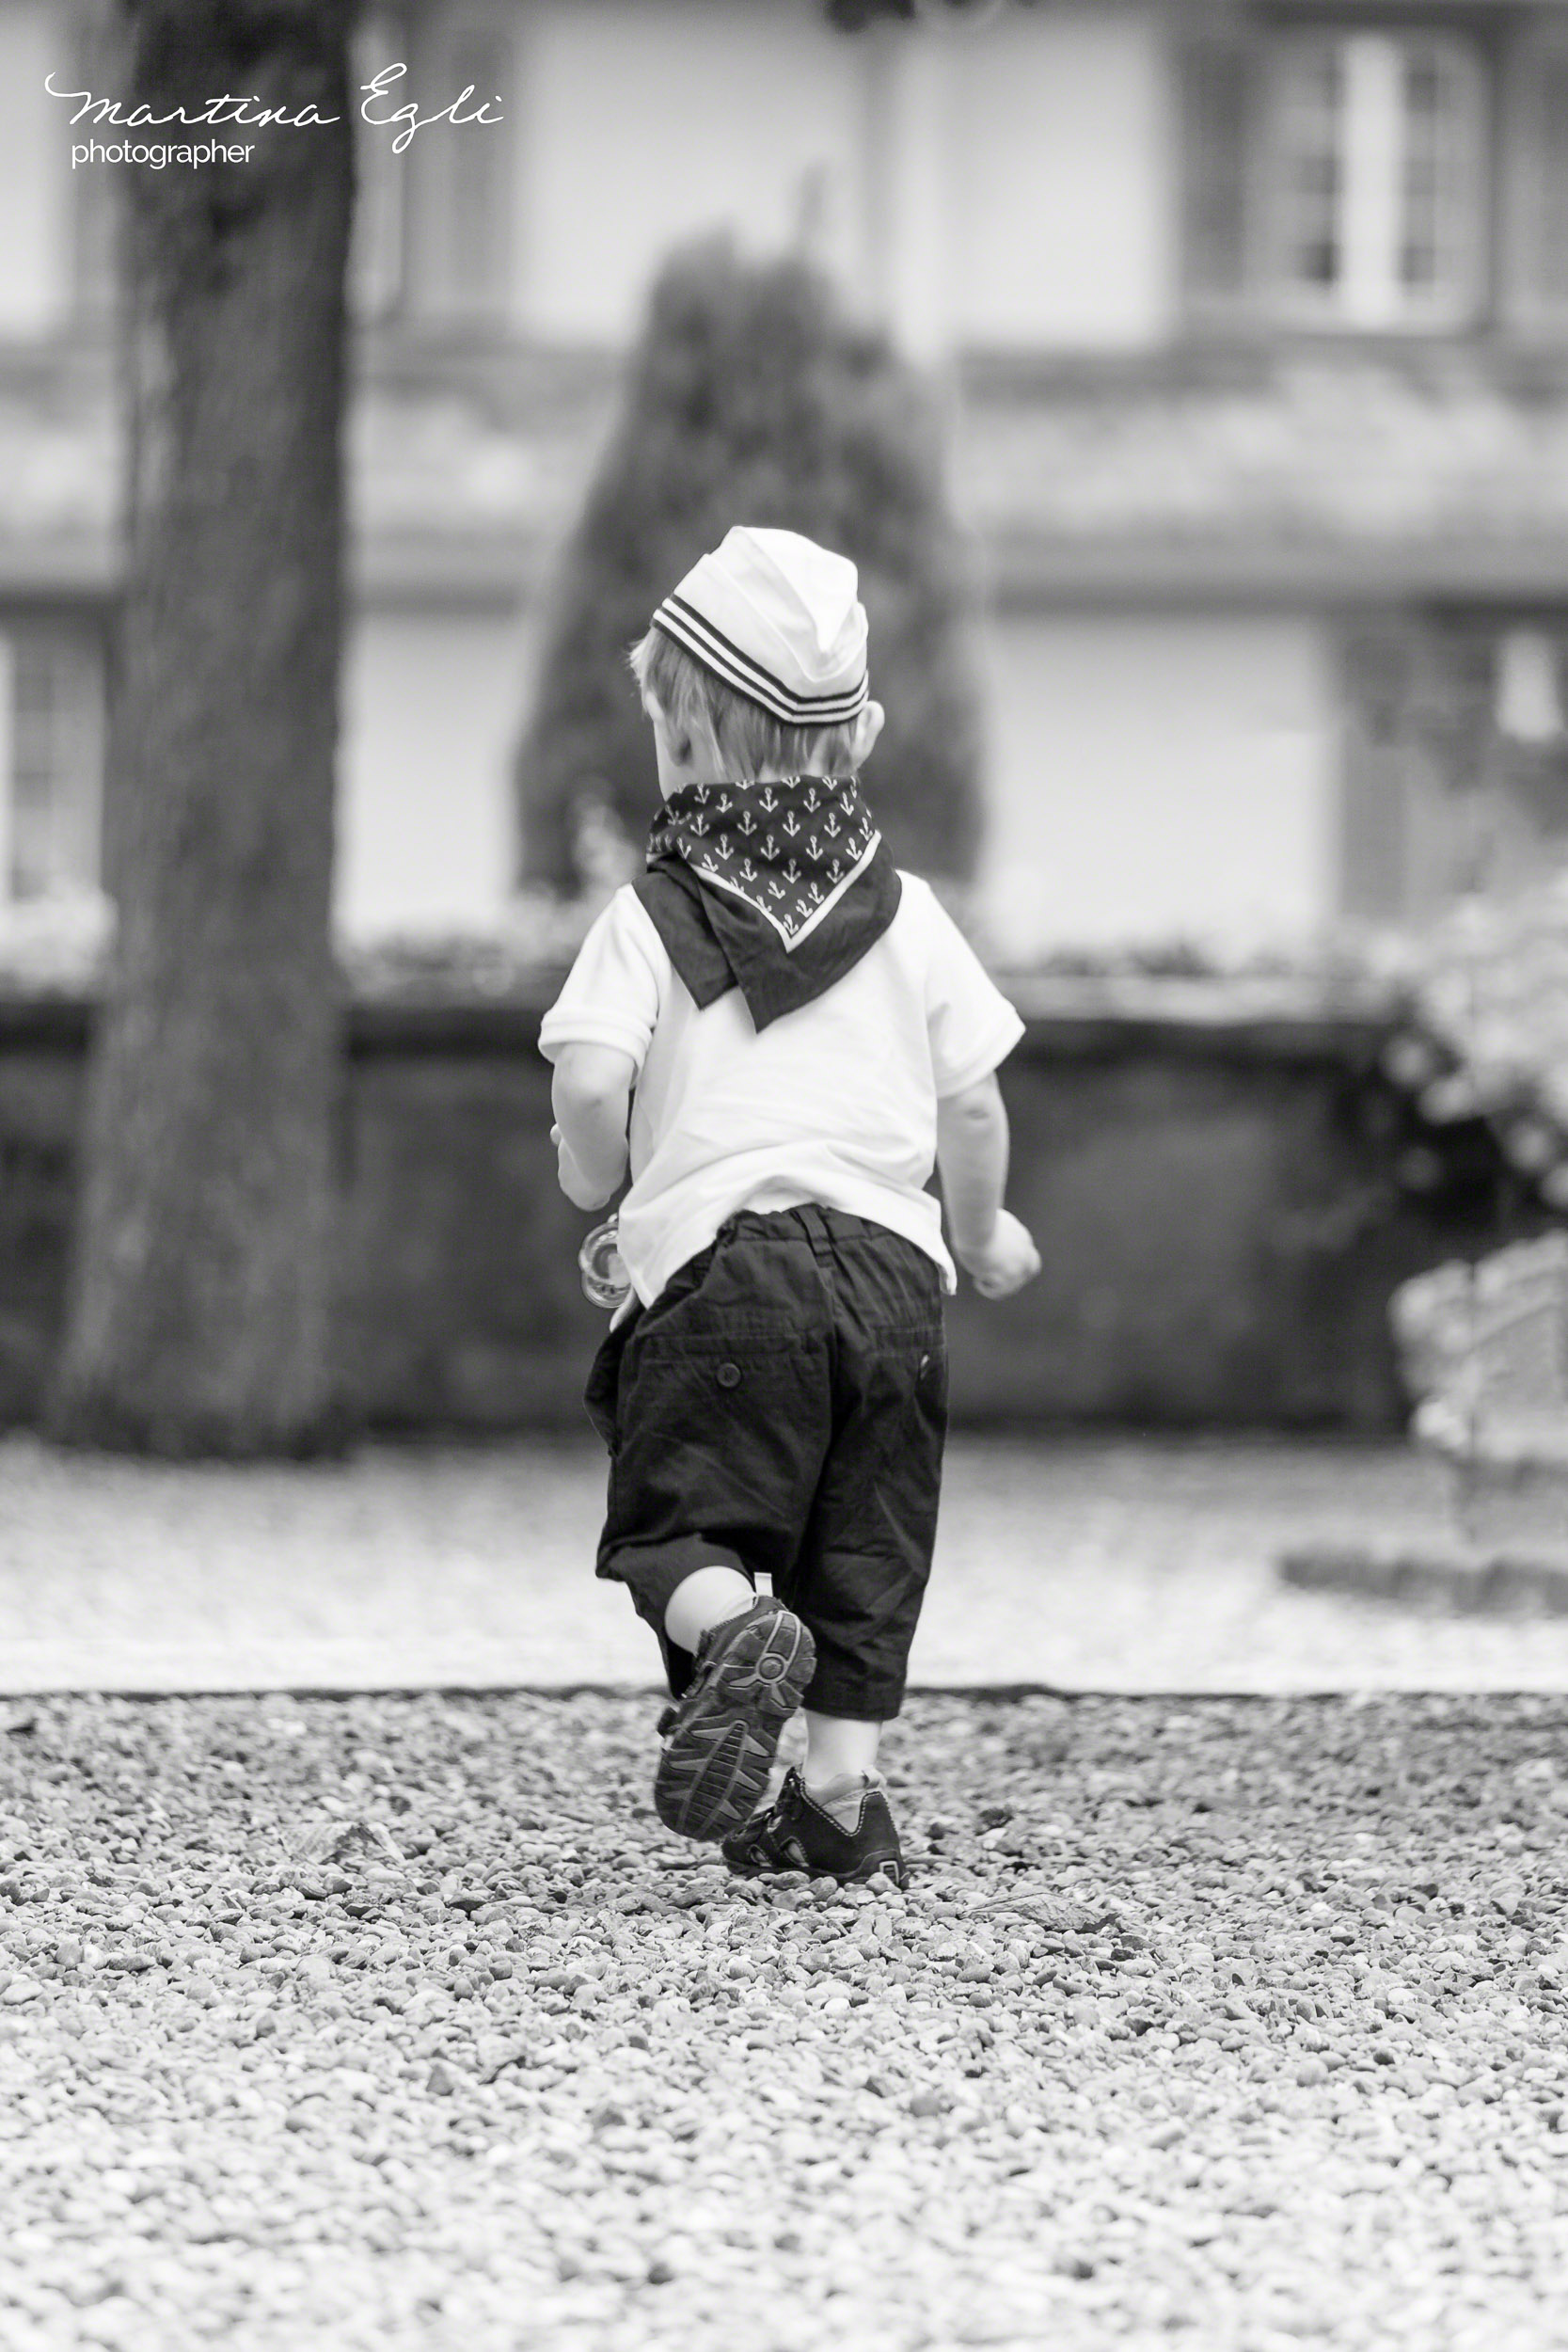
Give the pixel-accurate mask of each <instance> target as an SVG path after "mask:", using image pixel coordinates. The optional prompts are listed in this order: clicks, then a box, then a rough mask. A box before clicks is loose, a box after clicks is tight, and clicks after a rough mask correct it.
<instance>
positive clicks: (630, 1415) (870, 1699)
mask: <svg viewBox="0 0 1568 2352" xmlns="http://www.w3.org/2000/svg"><path fill="white" fill-rule="evenodd" d="M586 1402H587V1405H588V1411H589V1416H590V1418H591V1420H592V1421H593V1422H594V1427H595V1428H596V1429H597V1430H598V1432H599V1434H600V1436H601V1437H602V1438H604V1440H605V1443H606V1444H607V1445H608V1446H609V1448H610V1497H609V1503H608V1506H607V1512H606V1518H605V1528H604V1534H603V1535H602V1536H601V1538H600V1540H599V1556H598V1564H597V1573H598V1574H599V1575H600V1576H602V1577H609V1578H611V1579H613V1580H614V1581H617V1582H619V1583H623V1584H626V1586H627V1587H628V1588H629V1589H630V1592H631V1595H632V1598H633V1601H634V1602H635V1604H636V1607H637V1610H638V1613H639V1614H640V1615H641V1616H643V1617H645V1618H646V1619H647V1621H648V1623H649V1624H650V1625H651V1626H652V1627H653V1628H654V1630H655V1631H656V1633H657V1635H658V1638H659V1644H660V1647H661V1649H662V1650H663V1653H664V1662H665V1671H666V1674H667V1676H668V1677H669V1682H670V1688H671V1690H672V1691H673V1692H675V1693H676V1694H677V1695H678V1694H679V1692H681V1691H682V1690H683V1689H684V1688H685V1685H686V1683H687V1681H688V1679H689V1677H690V1673H691V1660H690V1656H689V1653H688V1652H687V1651H685V1650H682V1649H677V1648H676V1647H675V1645H673V1644H672V1643H671V1642H670V1641H669V1640H668V1639H667V1637H666V1635H665V1632H664V1612H665V1609H666V1607H667V1606H668V1604H669V1600H670V1597H671V1595H672V1593H673V1591H674V1590H675V1587H676V1586H677V1585H678V1584H679V1583H681V1582H682V1581H683V1580H684V1579H685V1578H686V1577H688V1576H689V1575H690V1574H691V1572H692V1570H693V1569H694V1568H699V1567H706V1566H710V1565H715V1564H716V1563H721V1564H723V1565H730V1566H734V1567H737V1568H739V1569H740V1571H741V1573H742V1574H743V1575H746V1576H748V1577H750V1578H751V1579H752V1581H753V1582H754V1581H755V1580H756V1577H757V1576H758V1575H759V1574H762V1575H766V1576H767V1577H768V1578H769V1579H770V1581H771V1583H772V1587H773V1591H774V1593H775V1594H776V1595H777V1597H778V1598H779V1599H781V1600H783V1601H784V1602H785V1603H786V1604H787V1606H788V1607H790V1608H791V1609H793V1610H795V1611H796V1612H797V1613H798V1614H799V1615H800V1617H801V1618H803V1620H804V1621H805V1623H806V1624H807V1625H808V1626H809V1627H810V1629H811V1631H812V1633H813V1635H814V1637H815V1639H816V1673H815V1675H814V1677H813V1678H812V1681H811V1683H810V1685H809V1687H808V1689H807V1691H806V1694H805V1703H806V1705H807V1706H808V1707H810V1708H815V1709H816V1710H817V1711H818V1712H819V1713H821V1714H825V1715H841V1716H845V1717H848V1718H851V1719H853V1720H856V1721H860V1722H865V1723H881V1722H885V1721H886V1720H887V1718H888V1717H889V1716H892V1715H895V1714H896V1713H897V1712H898V1708H899V1706H900V1704H901V1703H902V1700H903V1695H904V1682H905V1676H906V1672H907V1669H908V1663H909V1654H910V1644H911V1640H912V1639H913V1635H914V1629H915V1623H916V1620H917V1618H918V1617H919V1614H920V1604H921V1600H922V1597H923V1596H924V1594H925V1590H926V1583H927V1578H928V1576H929V1574H930V1567H931V1548H932V1545H933V1543H934V1541H935V1538H936V1525H937V1499H938V1494H939V1491H940V1488H941V1482H942V1441H943V1438H944V1437H945V1435H946V1428H947V1351H946V1342H945V1339H944V1336H943V1331H942V1275H941V1272H940V1270H939V1268H938V1267H937V1265H936V1264H935V1263H934V1262H933V1260H932V1259H930V1258H929V1257H927V1254H926V1252H925V1251H924V1250H923V1249H919V1248H916V1247H915V1245H914V1243H913V1242H909V1241H905V1240H904V1239H903V1238H902V1236H901V1235H899V1234H896V1233H892V1232H888V1231H887V1229H886V1227H884V1226H880V1225H873V1224H869V1223H867V1222H866V1220H865V1219H864V1218H863V1217H856V1216H844V1215H843V1214H841V1213H840V1212H839V1211H838V1210H836V1209H818V1208H801V1209H782V1210H779V1211H776V1212H774V1213H771V1214H769V1215H766V1216H764V1215H759V1214H757V1213H756V1212H754V1211H751V1210H746V1211H742V1213H741V1214H740V1215H739V1216H734V1217H731V1218H729V1219H728V1221H727V1222H726V1223H725V1224H724V1225H723V1226H721V1229H720V1232H719V1235H718V1238H717V1240H715V1241H714V1242H713V1244H712V1245H711V1247H710V1248H706V1249H705V1250H703V1251H702V1252H701V1254H700V1255H699V1256H697V1257H695V1258H693V1259H692V1260H691V1261H690V1263H689V1264H687V1265H684V1266H682V1268H681V1269H680V1272H679V1273H678V1274H677V1275H675V1277H674V1278H673V1280H672V1281H671V1282H670V1284H669V1285H668V1287H667V1288H666V1289H665V1290H664V1291H663V1292H662V1293H661V1294H660V1295H659V1296H658V1297H657V1299H656V1300H655V1301H654V1304H653V1305H652V1306H651V1307H649V1308H646V1309H643V1310H640V1311H634V1312H633V1314H632V1315H631V1316H630V1317H628V1319H627V1320H626V1323H625V1324H623V1325H622V1327H621V1328H620V1329H619V1330H618V1331H612V1332H610V1334H609V1336H608V1337H607V1338H606V1340H605V1342H604V1344H603V1346H602V1347H601V1348H600V1349H599V1352H598V1355H597V1357H596V1358H595V1359H594V1369H593V1372H592V1374H591V1375H590V1376H589V1382H588V1391H587V1398H586Z"/></svg>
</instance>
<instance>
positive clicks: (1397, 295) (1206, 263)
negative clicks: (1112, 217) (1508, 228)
mask: <svg viewBox="0 0 1568 2352" xmlns="http://www.w3.org/2000/svg"><path fill="white" fill-rule="evenodd" d="M1181 92H1182V119H1183V125H1184V163H1185V196H1186V201H1185V214H1186V257H1187V284H1188V289H1189V297H1190V300H1191V302H1192V305H1193V308H1194V310H1195V312H1196V314H1197V315H1199V316H1201V315H1202V314H1203V312H1204V311H1205V310H1214V309H1215V308H1217V307H1218V308H1224V309H1229V310H1232V311H1236V310H1244V311H1245V312H1246V313H1248V314H1250V315H1251V316H1252V317H1253V318H1254V319H1255V320H1256V321H1257V322H1258V323H1259V325H1264V324H1275V325H1279V324H1286V325H1289V324H1294V325H1299V326H1313V327H1319V328H1338V329H1348V330H1356V329H1361V330H1370V331H1388V330H1390V329H1393V330H1419V329H1432V328H1453V327H1459V326H1467V325H1469V324H1471V323H1472V322H1473V321H1474V320H1475V319H1476V318H1477V317H1478V316H1479V315H1480V314H1481V309H1482V305H1483V301H1484V297H1485V278H1486V271H1485V260H1486V250H1487V234H1488V212H1489V186H1488V156H1487V144H1488V58H1487V56H1486V54H1485V53H1484V51H1483V50H1482V48H1481V45H1480V43H1479V42H1478V41H1477V40H1476V39H1475V38H1474V37H1473V36H1472V35H1470V34H1469V33H1466V32H1465V31H1462V30H1456V29H1453V27H1452V26H1451V24H1449V23H1448V22H1447V21H1446V20H1445V21H1443V22H1437V23H1432V24H1421V23H1419V22H1415V23H1412V22H1409V21H1408V20H1404V19H1402V20H1401V21H1400V22H1398V23H1391V22H1389V21H1387V20H1383V21H1379V20H1378V19H1377V18H1375V17H1370V16H1369V18H1367V19H1366V20H1364V21H1352V20H1350V19H1347V18H1346V17H1345V16H1343V15H1342V14H1340V15H1336V16H1333V17H1330V16H1328V15H1327V14H1326V13H1325V14H1324V16H1323V17H1322V18H1321V19H1319V20H1318V21H1316V22H1314V21H1313V20H1312V19H1311V18H1310V17H1309V16H1307V15H1306V14H1303V13H1299V12H1295V11H1292V12H1291V15H1290V16H1289V17H1287V18H1275V19H1272V20H1271V19H1269V18H1266V17H1265V16H1263V15H1262V14H1261V13H1260V12H1254V13H1253V14H1252V15H1251V16H1249V17H1245V18H1231V19H1228V20H1221V21H1220V22H1219V23H1218V24H1214V23H1212V22H1211V23H1208V24H1204V25H1202V26H1201V27H1200V28H1199V30H1198V31H1197V32H1196V35H1195V36H1194V38H1193V39H1192V40H1190V42H1189V44H1188V46H1187V48H1186V50H1185V53H1184V55H1183V58H1182V78H1181Z"/></svg>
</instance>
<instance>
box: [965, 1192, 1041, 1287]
mask: <svg viewBox="0 0 1568 2352" xmlns="http://www.w3.org/2000/svg"><path fill="white" fill-rule="evenodd" d="M955 1255H956V1256H957V1258H958V1263H959V1264H960V1265H961V1266H962V1267H963V1270H964V1272H965V1273H966V1274H967V1275H968V1276H969V1279H970V1280H971V1281H972V1282H973V1283H974V1287H975V1289H976V1290H977V1291H978V1292H979V1294H980V1295H981V1297H982V1298H1010V1297H1011V1296H1012V1295H1013V1293H1014V1291H1021V1290H1022V1288H1023V1285H1024V1283H1025V1282H1032V1281H1033V1280H1034V1279H1035V1277H1036V1275H1037V1273H1038V1272H1039V1270H1040V1253H1039V1251H1038V1250H1037V1248H1035V1241H1034V1236H1033V1234H1032V1233H1031V1232H1030V1231H1029V1229H1028V1227H1027V1226H1026V1225H1022V1224H1020V1222H1019V1220H1018V1218H1017V1217H1016V1216H1013V1215H1012V1213H1011V1211H1010V1210H1008V1209H999V1210H998V1211H997V1213H996V1223H995V1224H994V1225H993V1226H992V1227H991V1230H990V1239H989V1240H988V1242H987V1243H986V1246H985V1248H983V1249H959V1250H957V1251H956V1252H955Z"/></svg>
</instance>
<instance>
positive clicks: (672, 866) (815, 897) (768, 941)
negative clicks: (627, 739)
mask: <svg viewBox="0 0 1568 2352" xmlns="http://www.w3.org/2000/svg"><path fill="white" fill-rule="evenodd" d="M632 887H633V889H634V890H635V891H636V892H637V895H638V897H639V898H641V901H642V904H643V906H644V907H645V908H646V909H647V911H648V914H649V915H650V917H651V918H652V921H653V924H654V927H655V929H656V930H657V932H658V935H659V937H660V939H662V941H663V942H664V945H665V946H666V948H667V949H668V950H669V955H670V961H671V962H672V963H673V965H674V967H675V970H676V971H677V972H678V973H679V975H680V977H681V978H682V979H683V980H684V981H685V983H686V985H687V987H688V988H689V990H690V992H691V994H692V997H693V999H694V1001H695V1002H696V1003H697V1004H698V1005H699V1006H705V1005H710V1004H712V1003H713V1002H714V1001H715V999H716V998H718V997H720V996H722V995H723V994H724V993H725V991H726V990H727V989H731V988H738V989H739V990H740V993H741V994H742V995H743V996H744V997H745V999H746V1004H747V1007H748V1009H749V1010H750V1012H751V1015H752V1021H753V1022H754V1023H755V1025H756V1026H757V1027H758V1028H759V1029H765V1028H766V1027H767V1026H768V1023H769V1022H770V1021H776V1020H777V1019H778V1018H779V1016H780V1014H781V1013H785V1012H796V1011H798V1010H799V1009H800V1007H801V1006H802V1005H809V1004H810V1003H811V1001H812V999H813V998H814V997H816V996H820V995H822V994H823V993H824V992H825V991H826V990H828V989H830V988H832V986H833V984H834V982H835V981H837V980H841V979H842V978H843V977H844V975H845V974H846V973H847V972H848V971H850V970H852V968H853V967H854V965H856V964H857V963H858V962H859V961H860V960H861V958H862V956H863V955H864V954H865V952H866V950H867V948H868V947H872V946H875V945H876V943H877V941H878V940H879V939H880V937H881V935H882V933H883V932H884V931H885V930H886V929H887V927H888V925H889V924H890V923H891V922H892V920H893V918H894V916H895V914H896V913H897V911H898V898H899V891H900V887H901V885H900V882H899V879H898V869H897V867H896V866H895V865H894V863H893V859H892V857H891V856H890V854H889V852H888V850H887V849H886V847H885V845H884V843H883V841H882V836H881V834H879V832H878V830H877V827H876V825H875V823H874V822H873V820H872V817H871V812H870V810H869V809H868V808H867V807H866V805H865V803H864V802H863V800H862V798H861V793H860V786H859V785H858V783H857V782H856V780H855V778H854V777H853V776H785V777H783V778H782V779H780V780H778V781H775V782H773V783H770V784H688V785H683V786H681V787H680V788H679V790H677V791H674V792H672V793H671V795H670V797H669V799H668V800H667V801H666V802H665V803H664V806H663V808H662V810H661V811H660V812H659V815H658V817H657V819H656V821H655V824H654V828H653V831H652V832H651V833H650V834H649V836H648V870H647V872H646V873H644V874H640V875H639V876H638V878H637V880H636V882H634V883H633V884H632Z"/></svg>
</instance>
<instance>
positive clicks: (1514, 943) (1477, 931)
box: [1386, 874, 1568, 1210]
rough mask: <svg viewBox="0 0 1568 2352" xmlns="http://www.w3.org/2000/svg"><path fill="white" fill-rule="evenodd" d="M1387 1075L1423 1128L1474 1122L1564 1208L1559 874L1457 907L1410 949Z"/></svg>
mask: <svg viewBox="0 0 1568 2352" xmlns="http://www.w3.org/2000/svg"><path fill="white" fill-rule="evenodd" d="M1405 986H1406V991H1407V994H1408V999H1409V1005H1410V1012H1409V1017H1408V1019H1407V1021H1406V1022H1405V1024H1404V1025H1403V1027H1402V1030H1401V1032H1400V1034H1399V1035H1398V1036H1397V1037H1395V1038H1394V1039H1393V1040H1392V1041H1391V1042H1390V1044H1389V1046H1388V1049H1387V1053H1386V1067H1387V1071H1388V1074H1389V1076H1390V1077H1392V1078H1393V1079H1395V1081H1396V1082H1397V1083H1398V1084H1399V1085H1400V1086H1401V1087H1402V1088H1403V1089H1404V1090H1405V1091H1406V1092H1407V1093H1408V1094H1410V1095H1411V1096H1413V1097H1414V1098H1415V1100H1416V1101H1417V1103H1418V1105H1419V1108H1420V1111H1421V1115H1422V1117H1423V1118H1424V1119H1425V1120H1427V1121H1428V1122H1429V1123H1430V1124H1432V1125H1435V1126H1452V1125H1457V1124H1460V1123H1463V1122H1473V1121H1476V1120H1480V1121H1483V1122H1484V1123H1485V1125H1487V1126H1488V1127H1490V1128H1491V1130H1492V1132H1493V1133H1494V1134H1495V1135H1496V1136H1497V1140H1498V1142H1499V1143H1500V1144H1501V1146H1502V1149H1503V1151H1504V1153H1505V1154H1506V1156H1507V1158H1508V1161H1509V1163H1510V1165H1511V1167H1512V1168H1513V1169H1514V1171H1515V1173H1516V1174H1517V1175H1518V1176H1520V1177H1521V1178H1522V1179H1524V1180H1525V1182H1526V1183H1527V1184H1528V1186H1529V1187H1530V1188H1531V1189H1532V1190H1533V1191H1535V1192H1536V1193H1538V1194H1539V1196H1540V1198H1541V1199H1542V1200H1544V1202H1545V1203H1546V1204H1547V1205H1548V1206H1549V1207H1550V1208H1552V1209H1554V1210H1563V1209H1568V874H1559V875H1556V876H1554V877H1553V878H1552V879H1551V880H1550V881H1549V882H1545V883H1544V884H1543V885H1542V886H1541V887H1540V888H1539V889H1537V890H1534V891H1530V892H1528V893H1525V894H1522V895H1521V896H1519V897H1518V898H1513V899H1510V900H1507V901H1499V900H1494V899H1487V898H1479V897H1477V898H1466V899H1464V900H1463V901H1462V902H1461V903H1460V904H1459V905H1458V906H1457V907H1455V908H1454V910H1453V911H1452V913H1451V914H1449V916H1448V917H1447V918H1446V919H1445V920H1444V921H1443V922H1441V923H1439V924H1438V925H1437V926H1436V927H1435V928H1434V929H1433V931H1432V933H1431V935H1430V936H1429V937H1427V938H1425V939H1422V940H1421V941H1419V942H1418V943H1417V944H1415V945H1414V946H1412V947H1411V948H1410V950H1409V956H1408V971H1407V974H1406V980H1405Z"/></svg>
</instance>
